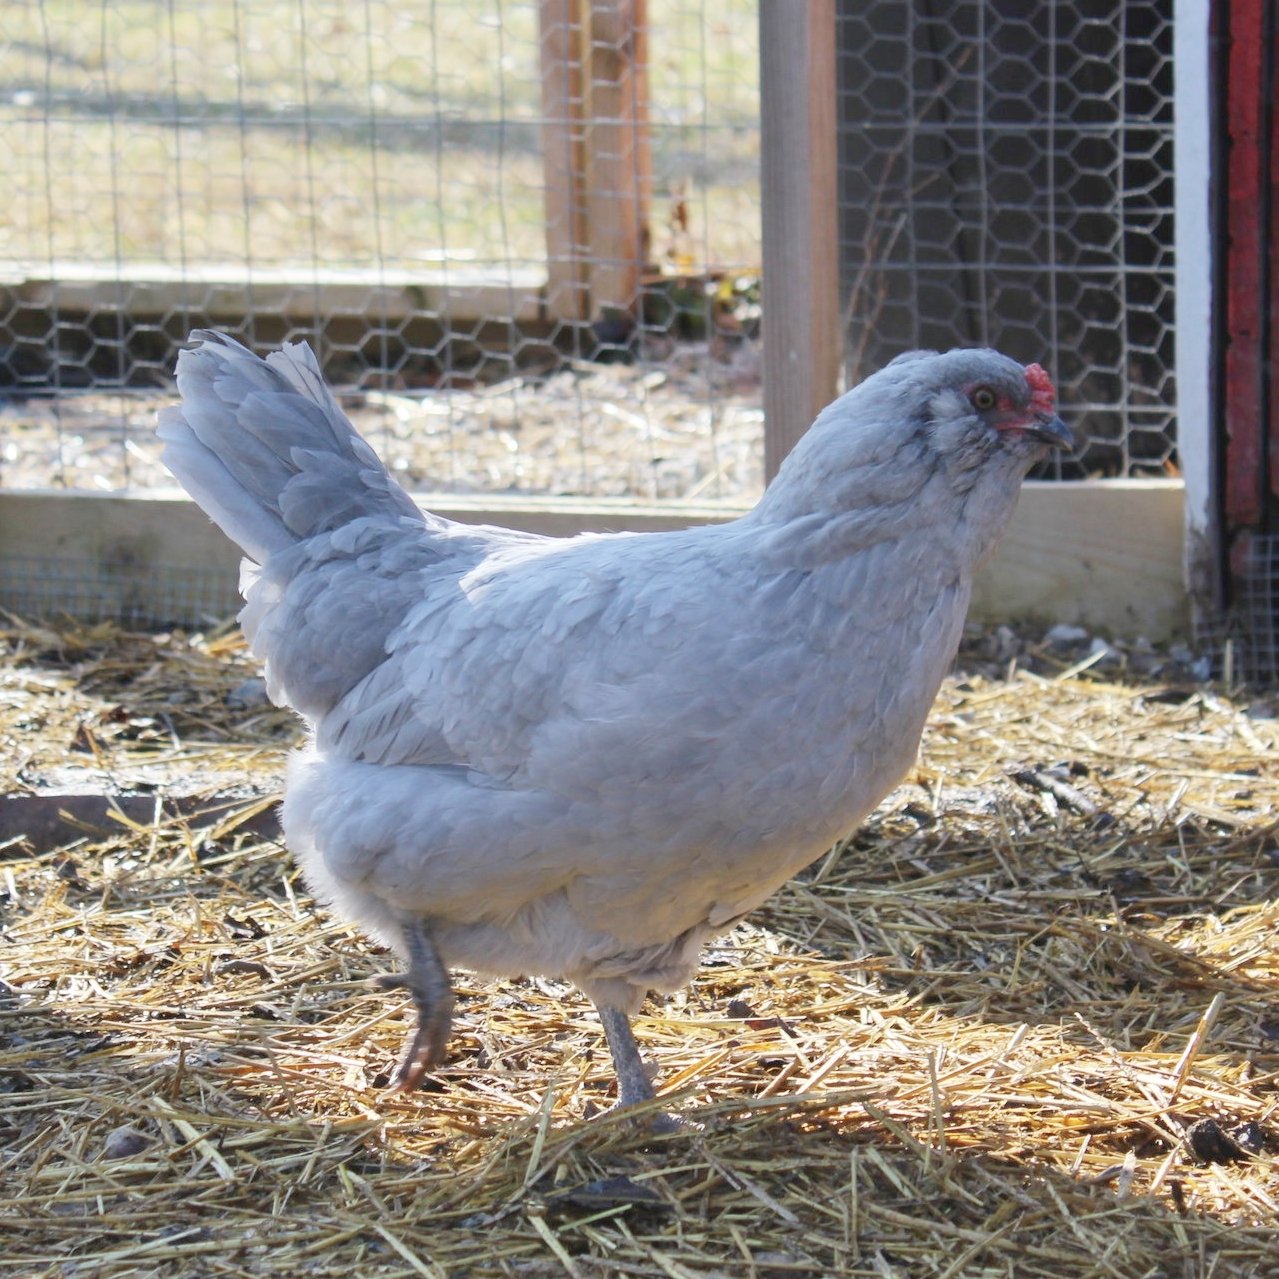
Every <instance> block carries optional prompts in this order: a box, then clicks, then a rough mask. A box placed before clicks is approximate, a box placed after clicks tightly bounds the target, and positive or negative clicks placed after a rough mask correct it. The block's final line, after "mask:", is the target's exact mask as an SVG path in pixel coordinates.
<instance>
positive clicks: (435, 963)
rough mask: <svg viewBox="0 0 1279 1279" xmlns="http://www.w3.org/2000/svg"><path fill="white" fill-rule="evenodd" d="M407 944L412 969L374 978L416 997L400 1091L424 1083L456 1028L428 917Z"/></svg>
mask: <svg viewBox="0 0 1279 1279" xmlns="http://www.w3.org/2000/svg"><path fill="white" fill-rule="evenodd" d="M404 945H405V949H406V950H407V952H408V960H409V967H408V971H407V972H403V973H387V974H385V975H384V976H381V977H374V978H373V981H372V984H373V985H374V986H375V987H376V988H377V989H378V990H407V991H408V992H409V993H410V994H411V995H412V996H413V1006H414V1008H415V1009H416V1010H417V1025H416V1026H415V1027H414V1028H413V1034H412V1036H411V1037H410V1039H409V1040H408V1042H407V1043H406V1044H405V1045H404V1051H403V1053H402V1054H401V1056H400V1061H399V1064H398V1065H397V1066H396V1067H395V1073H394V1074H393V1075H392V1076H391V1083H390V1087H391V1088H393V1089H395V1090H396V1091H397V1092H412V1091H413V1090H414V1089H415V1088H417V1087H418V1086H419V1085H420V1084H421V1082H422V1076H423V1075H425V1074H426V1072H427V1071H428V1070H429V1069H430V1068H431V1067H432V1066H438V1065H439V1064H440V1062H442V1061H443V1060H444V1047H445V1045H446V1044H447V1043H448V1038H449V1031H450V1030H451V1029H452V1027H453V987H452V986H451V985H450V984H449V974H448V970H447V969H446V968H445V967H444V964H443V962H442V961H441V959H440V952H439V951H438V950H436V948H435V942H434V941H433V940H432V938H431V930H430V928H429V927H428V925H427V923H426V921H425V920H421V919H415V920H414V921H413V922H412V923H411V924H406V925H405V927H404ZM632 1043H633V1041H632Z"/></svg>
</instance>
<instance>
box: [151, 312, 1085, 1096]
mask: <svg viewBox="0 0 1279 1279" xmlns="http://www.w3.org/2000/svg"><path fill="white" fill-rule="evenodd" d="M193 337H194V340H195V342H196V343H197V345H196V346H195V347H194V349H190V350H186V351H184V352H183V353H182V355H181V356H180V357H179V362H178V386H179V389H180V391H181V395H182V403H181V405H180V406H179V407H175V408H171V409H168V410H166V411H165V412H164V413H163V414H162V415H161V419H160V427H159V433H160V436H161V437H162V439H163V440H164V442H165V449H164V460H165V463H166V464H167V466H168V467H169V469H170V470H171V471H172V472H173V474H174V475H175V476H176V477H177V479H178V480H179V481H180V482H181V483H182V485H183V486H184V487H185V488H186V490H187V491H188V492H189V493H190V494H191V496H192V497H193V498H195V500H196V501H197V502H198V503H199V504H200V505H201V506H202V507H203V508H204V510H205V511H206V512H207V513H208V514H209V515H210V516H211V517H212V519H213V520H214V522H215V523H217V524H218V526H219V527H220V528H222V530H223V531H224V532H225V533H226V534H227V535H228V536H229V537H231V538H232V539H233V540H234V541H235V542H236V543H237V544H238V545H239V546H240V548H241V549H242V550H243V552H244V554H245V556H246V563H245V572H244V577H243V581H242V587H243V591H244V597H245V607H244V610H243V612H242V613H241V620H242V622H243V625H244V630H245V633H246V635H247V636H248V639H249V643H250V644H251V646H252V649H253V651H254V653H256V654H257V655H258V656H259V657H260V658H261V659H262V660H263V662H264V663H265V670H266V679H267V683H268V688H269V691H270V694H271V696H272V697H273V698H274V699H275V700H276V701H277V702H280V703H286V704H288V705H289V706H292V707H293V708H294V710H296V711H297V713H298V714H299V715H301V716H302V717H303V718H304V719H305V720H306V722H307V724H308V725H309V726H310V730H311V733H310V739H309V743H308V745H307V746H306V748H305V749H303V750H301V751H300V752H299V753H298V754H297V755H296V756H295V757H294V758H293V760H292V762H291V764H290V766H289V772H288V782H287V790H286V798H285V801H284V809H283V823H284V829H285V833H286V836H287V840H288V843H289V845H290V847H291V848H292V850H293V852H294V855H295V856H296V857H297V858H298V860H299V862H300V863H301V866H302V868H303V871H304V872H305V875H306V878H307V880H308V882H309V884H310V886H311V888H312V889H313V891H314V892H315V893H316V895H317V896H318V897H319V898H320V899H322V900H323V901H325V902H326V903H328V904H329V905H330V906H331V907H332V908H333V910H334V911H336V912H337V913H339V914H340V915H342V916H345V917H347V918H349V919H352V920H355V921H358V923H359V924H360V925H361V926H362V927H363V928H365V929H366V930H368V931H369V932H370V933H371V934H373V935H375V936H376V937H378V938H380V939H382V940H383V941H385V942H386V943H387V944H388V945H389V946H391V947H392V948H393V949H394V950H395V951H397V952H398V953H399V955H400V956H401V957H402V958H403V960H404V961H405V965H406V969H405V971H404V972H403V973H402V974H397V975H393V976H388V977H387V978H385V979H383V984H384V985H386V986H402V987H404V988H406V989H407V990H408V991H409V992H410V993H411V995H412V998H413V1001H414V1004H415V1007H416V1012H417V1025H416V1029H415V1031H414V1033H413V1034H412V1036H411V1037H410V1040H409V1042H408V1044H407V1045H406V1047H405V1050H404V1054H403V1058H402V1060H401V1061H400V1064H399V1066H398V1068H397V1070H396V1072H395V1076H394V1083H395V1084H396V1085H397V1086H398V1087H400V1088H402V1089H406V1090H407V1089H412V1088H414V1087H416V1086H417V1085H418V1084H419V1083H420V1082H421V1080H422V1078H423V1076H424V1074H425V1072H426V1071H428V1070H429V1069H430V1068H432V1067H433V1066H435V1065H437V1064H439V1063H440V1062H441V1061H442V1059H443V1057H444V1054H445V1045H446V1041H447V1039H448V1036H449V1030H450V1016H451V1009H452V1003H453V997H452V991H451V988H450V982H449V975H448V969H449V968H450V967H453V966H458V967H463V968H469V969H474V970H478V971H481V972H486V973H494V974H519V973H534V974H543V975H556V976H563V977H566V978H568V979H570V980H571V981H572V982H574V983H575V984H576V985H577V986H578V987H579V988H580V989H581V990H582V991H583V992H584V993H585V994H586V995H587V996H588V997H589V998H590V999H591V1000H593V1001H594V1003H595V1005H596V1007H597V1009H598V1010H599V1015H600V1020H601V1022H602V1024H603V1028H604V1032H605V1035H606V1037H607V1040H608V1044H609V1048H610V1050H611V1053H612V1058H613V1063H614V1067H615V1070H616V1074H617V1079H618V1099H619V1104H621V1105H629V1104H632V1103H635V1102H639V1101H643V1100H647V1099H648V1098H651V1097H652V1096H653V1088H652V1084H651V1082H650V1079H649V1075H648V1073H647V1071H646V1069H645V1067H644V1064H643V1063H642V1061H641V1059H640V1056H639V1053H638V1051H637V1049H636V1044H635V1039H634V1037H633V1035H632V1032H631V1027H630V1022H629V1017H630V1015H631V1014H632V1013H633V1012H634V1011H635V1010H636V1009H637V1007H638V1006H639V1004H640V1002H641V1000H642V999H643V998H644V995H645V993H646V992H648V991H650V990H656V991H670V990H672V989H674V988H676V987H678V986H680V985H681V984H683V983H685V982H687V981H688V980H689V979H690V977H691V975H692V974H693V972H694V970H695V968H696V966H697V962H698V952H699V949H700V947H701V945H702V943H703V942H704V941H705V940H706V939H707V938H708V937H710V936H712V935H714V934H715V933H718V932H721V931H723V930H724V929H727V928H729V927H730V926H731V925H732V924H733V923H734V921H736V920H738V919H740V918H742V916H744V915H746V914H747V913H748V912H750V911H751V910H753V909H754V908H755V907H757V906H758V905H759V904H760V903H761V902H763V901H764V900H765V898H767V897H768V896H769V895H770V894H771V893H772V892H774V891H775V890H776V889H777V888H778V887H779V886H780V885H781V884H782V883H784V882H785V881H786V880H787V879H788V878H789V877H790V876H792V875H794V874H795V872H796V871H798V870H800V869H801V868H802V867H804V866H806V865H808V864H809V863H810V862H812V861H813V860H814V859H816V858H817V857H819V856H820V855H821V854H823V853H824V852H825V851H826V850H827V849H828V848H829V847H830V846H831V844H832V843H833V842H834V841H836V840H838V839H839V838H840V837H841V836H843V835H845V834H847V833H849V832H850V831H851V830H853V829H854V828H855V827H856V826H857V825H858V823H860V822H861V821H862V820H863V819H864V818H865V817H866V815H867V813H869V812H870V810H871V809H872V808H873V807H874V805H875V804H877V803H878V802H879V800H881V799H882V798H883V797H884V795H885V794H886V793H887V792H888V791H889V790H890V789H891V788H892V787H893V786H894V785H895V784H896V783H897V782H898V781H899V779H900V778H901V777H902V775H903V774H904V773H905V772H906V770H907V769H908V768H909V767H910V765H911V763H912V761H913V760H914V758H915V753H916V750H917V748H918V745H919V740H920V734H921V732H922V731H923V727H924V720H925V717H926V716H927V714H928V710H929V708H930V706H931V705H932V702H933V699H934V697H935V696H936V693H937V690H938V687H939V685H940V683H941V680H942V677H943V675H944V674H945V672H946V670H947V668H948V666H949V665H950V663H951V661H952V659H953V657H954V655H955V651H956V648H957V646H958V644H959V639H960V633H961V630H962V627H963V621H964V615H965V612H966V610H967V607H968V600H969V595H970V591H971V587H972V580H973V574H974V573H975V571H976V570H977V569H978V567H979V566H980V565H981V564H982V562H983V561H984V560H985V559H986V558H987V557H988V556H989V555H990V553H991V551H992V550H993V548H994V546H995V543H996V541H997V540H998V538H999V536H1000V534H1001V533H1002V531H1003V529H1004V527H1005V525H1006V524H1007V523H1008V520H1009V517H1010V516H1011V514H1012V511H1013V507H1014V505H1015V503H1016V500H1017V494H1018V491H1019V489H1020V487H1021V482H1022V480H1023V478H1024V476H1025V475H1026V472H1027V471H1028V469H1029V468H1030V467H1031V465H1032V464H1034V463H1035V462H1036V461H1038V460H1040V459H1041V458H1043V457H1044V456H1045V455H1046V454H1047V453H1048V452H1049V451H1050V450H1052V449H1058V448H1063V447H1068V446H1069V444H1070V434H1069V432H1068V430H1067V428H1066V426H1065V425H1064V424H1063V423H1062V421H1061V419H1060V418H1059V417H1058V416H1057V413H1056V411H1055V407H1054V393H1053V387H1052V383H1051V381H1050V380H1049V378H1048V375H1047V374H1046V373H1045V372H1044V370H1043V369H1042V368H1040V367H1039V365H1036V364H1031V365H1029V366H1022V365H1021V364H1018V363H1017V362H1015V361H1014V360H1011V359H1008V358H1007V357H1005V356H1002V355H999V354H998V353H996V352H994V351H988V350H956V351H950V352H949V353H946V354H936V353H934V352H927V351H916V352H912V353H910V354H907V355H903V356H900V357H899V358H898V359H896V360H894V361H893V362H892V363H891V364H889V365H888V366H887V367H886V368H885V369H883V370H882V371H881V372H879V373H877V374H875V375H874V376H872V377H870V378H868V379H867V380H866V381H864V382H863V383H862V384H861V385H860V386H858V387H856V388H855V389H854V390H852V391H849V392H848V393H847V394H846V395H844V396H842V397H841V398H840V399H838V400H836V401H835V402H834V403H833V404H831V405H830V406H829V407H828V408H827V409H826V410H825V411H824V412H823V413H822V414H821V415H820V416H819V417H818V418H817V420H816V422H814V424H813V426H812V427H811V428H810V430H809V431H808V432H807V434H806V435H805V436H804V437H803V439H801V440H800V442H799V443H798V445H797V446H796V447H795V449H794V451H793V452H792V453H791V455H790V457H789V458H787V460H786V462H785V464H784V465H783V466H782V468H781V470H780V472H779V474H778V475H777V477H776V478H775V479H774V480H773V482H772V483H771V484H770V485H769V487H768V489H767V491H766V492H765V493H764V496H763V498H762V499H761V500H760V502H759V504H758V505H757V506H756V507H755V508H754V510H752V511H751V512H750V513H749V514H747V515H745V516H743V517H742V518H740V519H737V520H734V521H732V522H730V523H726V524H720V525H713V526H707V527H701V528H694V529H688V530H685V531H680V532H662V533H643V534H613V535H599V536H580V537H575V538H571V539H557V538H548V537H537V536H532V535H529V534H524V533H517V532H512V531H509V530H506V529H500V528H480V527H471V526H467V525H462V524H456V523H453V522H450V521H448V520H445V519H441V518H440V517H438V516H435V515H432V514H430V513H427V512H423V511H421V510H419V509H418V507H417V506H415V505H414V503H413V501H412V500H411V499H410V497H409V496H408V494H407V493H406V492H405V491H404V490H403V489H402V488H400V486H399V485H398V484H397V483H396V482H395V480H393V479H392V478H391V476H390V474H389V473H388V472H387V470H386V468H385V467H384V466H383V465H382V463H381V461H380V460H379V459H378V457H377V455H376V454H375V453H374V451H373V450H372V448H371V447H370V446H369V445H368V444H367V443H366V442H365V441H364V440H363V439H362V438H361V437H360V436H359V435H358V434H357V433H356V431H355V429H354V427H353V426H352V425H351V424H350V422H349V421H348V420H347V419H346V417H345V416H344V415H343V413H342V411H341V409H340V408H339V407H338V404H337V402H336V401H335V400H334V398H333V396H332V395H331V393H330V392H329V390H328V389H327V388H326V387H325V385H324V383H323V381H322V379H321V376H320V371H319V367H318V365H317V363H316V361H315V358H314V356H313V355H312V353H311V351H310V350H309V349H308V348H307V347H305V346H303V345H300V344H299V345H292V346H286V347H285V349H284V350H283V351H280V352H278V353H274V354H272V355H271V356H269V357H268V358H267V359H266V360H265V361H263V360H260V359H258V358H257V357H256V356H255V355H253V354H251V353H250V352H249V351H247V350H246V349H245V348H244V347H242V346H240V345H239V344H238V343H236V342H234V341H233V340H231V339H230V338H227V337H225V336H221V335H218V334H213V333H208V332H202V333H196V334H195V335H193Z"/></svg>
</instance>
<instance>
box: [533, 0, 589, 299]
mask: <svg viewBox="0 0 1279 1279" xmlns="http://www.w3.org/2000/svg"><path fill="white" fill-rule="evenodd" d="M539 18H540V22H541V62H542V173H543V176H544V180H545V192H544V195H543V209H544V212H545V218H546V308H547V310H548V312H549V313H550V314H551V315H552V316H553V317H554V318H555V319H558V320H568V321H582V320H587V319H589V318H590V280H589V273H588V270H587V252H588V246H587V232H586V191H585V181H584V174H585V169H586V161H585V139H584V137H583V133H582V103H583V97H584V93H583V74H582V72H583V68H582V50H583V40H582V22H581V18H580V15H579V0H541V4H540V6H539Z"/></svg>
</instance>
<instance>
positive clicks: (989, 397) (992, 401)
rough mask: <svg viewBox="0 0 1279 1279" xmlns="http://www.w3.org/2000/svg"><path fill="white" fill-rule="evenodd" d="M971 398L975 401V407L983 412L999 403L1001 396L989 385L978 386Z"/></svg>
mask: <svg viewBox="0 0 1279 1279" xmlns="http://www.w3.org/2000/svg"><path fill="white" fill-rule="evenodd" d="M970 398H971V399H972V402H973V408H975V409H977V410H978V411H979V412H981V413H986V412H988V411H989V410H990V409H993V408H994V407H995V405H996V404H998V403H999V396H997V395H996V394H995V393H994V391H992V390H991V389H990V387H988V386H979V387H977V389H976V390H975V391H973V393H972V396H971V397H970Z"/></svg>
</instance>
